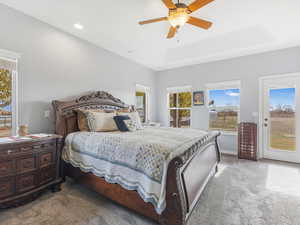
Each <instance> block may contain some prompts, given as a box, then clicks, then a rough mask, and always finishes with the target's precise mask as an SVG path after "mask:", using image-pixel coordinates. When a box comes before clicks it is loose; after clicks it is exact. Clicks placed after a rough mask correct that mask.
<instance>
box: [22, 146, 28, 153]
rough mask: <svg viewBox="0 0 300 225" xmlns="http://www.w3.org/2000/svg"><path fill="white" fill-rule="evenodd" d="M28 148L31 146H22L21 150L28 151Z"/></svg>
mask: <svg viewBox="0 0 300 225" xmlns="http://www.w3.org/2000/svg"><path fill="white" fill-rule="evenodd" d="M28 150H30V147H22V148H21V151H22V152H25V151H28Z"/></svg>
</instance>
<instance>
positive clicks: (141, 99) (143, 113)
mask: <svg viewBox="0 0 300 225" xmlns="http://www.w3.org/2000/svg"><path fill="white" fill-rule="evenodd" d="M149 93H150V88H148V87H145V86H142V85H138V84H137V85H136V92H135V98H136V100H135V102H136V104H135V106H136V110H137V111H138V113H139V115H140V117H141V121H142V122H143V123H145V122H147V121H148V119H149Z"/></svg>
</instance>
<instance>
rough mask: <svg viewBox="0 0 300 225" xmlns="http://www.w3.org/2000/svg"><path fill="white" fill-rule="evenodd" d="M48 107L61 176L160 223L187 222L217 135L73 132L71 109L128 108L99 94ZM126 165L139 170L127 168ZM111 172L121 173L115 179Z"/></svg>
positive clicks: (216, 155) (215, 155)
mask: <svg viewBox="0 0 300 225" xmlns="http://www.w3.org/2000/svg"><path fill="white" fill-rule="evenodd" d="M53 107H54V111H55V129H56V133H57V134H60V135H62V136H64V137H65V138H66V140H65V149H64V156H63V159H64V167H63V174H64V175H65V176H67V177H70V178H72V179H74V180H75V181H76V182H78V183H81V184H83V185H85V186H87V187H89V188H91V189H92V190H94V191H96V192H98V193H100V194H102V195H104V196H106V197H107V198H109V199H111V200H113V201H115V202H117V203H119V204H121V205H123V206H125V207H128V208H130V209H132V210H134V211H136V212H138V213H140V214H142V215H144V216H146V217H148V218H151V219H153V220H155V221H157V222H159V223H160V224H166V225H185V224H186V223H187V221H188V219H189V216H190V215H191V213H192V211H193V209H194V208H195V206H196V204H197V202H198V201H199V198H200V195H201V193H202V191H203V190H204V188H205V186H206V184H207V183H208V181H209V180H210V178H212V177H213V176H214V174H215V173H216V172H217V168H218V163H219V161H220V152H219V148H218V143H217V137H218V136H219V132H205V131H200V130H193V129H184V128H177V129H174V128H145V129H143V130H141V131H138V132H100V133H92V132H79V129H78V124H77V115H76V110H77V109H105V110H119V109H125V108H131V106H129V105H126V104H125V103H124V102H122V101H121V100H120V99H117V98H115V97H113V96H112V95H110V94H109V93H107V92H103V91H98V92H93V93H89V94H86V95H83V96H79V97H74V98H72V99H67V100H55V101H53ZM115 140H117V141H115ZM100 142H101V143H102V144H103V143H106V145H105V147H103V146H104V145H101V146H100V147H99V144H98V143H100ZM82 143H83V144H82ZM103 149H106V150H107V151H106V154H104V153H103V152H105V151H102V150H103ZM115 149H118V151H116V152H123V153H124V152H125V153H126V155H121V156H118V155H117V154H116V153H113V152H114V151H115ZM120 150H122V151H120ZM101 151H102V152H101ZM100 153H101V155H100ZM133 156H134V157H133ZM143 156H144V157H143ZM126 158H128V159H127V160H128V161H126ZM112 159H113V160H112ZM112 161H113V162H117V163H111V162H112ZM131 161H135V162H139V164H140V166H135V165H133V166H131V165H132V163H131ZM149 162H150V163H149ZM158 162H159V163H158ZM121 166H123V167H121ZM118 167H119V168H118ZM112 168H113V169H114V170H113V171H117V172H114V174H113V175H112V174H106V173H104V172H103V171H106V170H107V171H112ZM117 169H119V171H123V173H121V174H120V172H119V174H118V170H117ZM127 173H128V174H127ZM117 175H118V176H117ZM120 176H121V177H122V178H123V179H119V177H120ZM126 176H127V177H126ZM133 184H136V185H133ZM147 185H148V186H147ZM148 187H149V188H148Z"/></svg>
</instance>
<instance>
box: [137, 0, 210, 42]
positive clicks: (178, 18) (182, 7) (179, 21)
mask: <svg viewBox="0 0 300 225" xmlns="http://www.w3.org/2000/svg"><path fill="white" fill-rule="evenodd" d="M162 1H163V3H164V4H165V6H166V7H167V8H168V9H169V15H168V16H167V17H160V18H156V19H151V20H145V21H141V22H139V24H140V25H145V24H149V23H155V22H160V21H169V22H170V24H171V28H170V30H169V33H168V36H167V38H168V39H170V38H173V37H174V36H175V34H176V32H177V30H178V29H179V28H180V27H182V26H183V25H184V24H185V23H189V24H191V25H194V26H197V27H200V28H203V29H206V30H207V29H209V28H210V27H211V25H212V23H211V22H209V21H206V20H203V19H199V18H195V17H192V16H190V15H189V14H191V13H192V12H195V11H196V10H198V9H200V8H202V7H204V6H205V5H207V4H209V3H210V2H212V1H214V0H196V1H195V2H193V3H191V4H190V5H186V4H184V3H180V2H179V0H178V2H177V3H175V4H174V3H173V2H172V0H162Z"/></svg>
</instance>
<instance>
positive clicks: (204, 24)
mask: <svg viewBox="0 0 300 225" xmlns="http://www.w3.org/2000/svg"><path fill="white" fill-rule="evenodd" d="M187 23H189V24H192V25H194V26H196V27H201V28H203V29H206V30H207V29H209V28H210V27H211V25H212V22H209V21H206V20H203V19H199V18H196V17H192V16H191V17H190V18H189V20H188V21H187Z"/></svg>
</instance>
